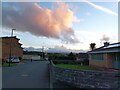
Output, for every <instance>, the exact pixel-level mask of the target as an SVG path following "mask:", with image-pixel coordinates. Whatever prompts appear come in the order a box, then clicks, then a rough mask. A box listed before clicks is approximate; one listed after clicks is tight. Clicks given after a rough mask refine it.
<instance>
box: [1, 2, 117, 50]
mask: <svg viewBox="0 0 120 90" xmlns="http://www.w3.org/2000/svg"><path fill="white" fill-rule="evenodd" d="M12 28H15V29H16V30H14V35H15V36H17V37H18V38H19V39H20V42H21V43H22V44H23V45H22V47H27V48H28V47H34V48H41V47H42V46H44V47H45V48H46V49H47V48H60V49H61V48H62V50H65V49H72V50H85V51H86V50H89V49H90V48H89V45H90V43H96V47H100V46H103V43H104V42H105V41H108V42H110V43H116V42H118V2H117V1H116V2H89V1H86V0H85V2H3V3H2V33H1V34H0V37H3V36H10V35H11V30H12Z"/></svg>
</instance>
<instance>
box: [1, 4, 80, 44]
mask: <svg viewBox="0 0 120 90" xmlns="http://www.w3.org/2000/svg"><path fill="white" fill-rule="evenodd" d="M56 4H57V7H56V8H55V9H54V10H51V9H48V8H43V7H41V6H40V5H39V4H37V3H30V2H27V3H25V2H24V3H20V2H19V3H12V2H11V3H3V7H2V24H3V26H4V27H8V28H16V29H17V30H19V31H22V32H30V33H31V34H33V35H36V36H45V37H47V38H56V39H63V40H65V41H66V42H69V43H78V42H79V40H78V39H77V37H76V36H75V34H74V30H73V29H72V28H71V26H72V23H73V22H79V19H77V17H75V16H74V12H73V11H71V10H70V9H69V6H68V5H66V4H65V3H56Z"/></svg>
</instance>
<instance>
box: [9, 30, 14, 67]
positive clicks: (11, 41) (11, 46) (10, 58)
mask: <svg viewBox="0 0 120 90" xmlns="http://www.w3.org/2000/svg"><path fill="white" fill-rule="evenodd" d="M13 30H16V29H12V32H11V39H10V55H9V67H10V62H11V54H12V53H11V51H12V36H13Z"/></svg>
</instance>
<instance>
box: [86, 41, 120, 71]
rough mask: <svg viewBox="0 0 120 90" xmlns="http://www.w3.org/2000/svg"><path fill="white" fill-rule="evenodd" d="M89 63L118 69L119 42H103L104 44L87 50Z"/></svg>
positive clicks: (119, 67) (119, 56) (119, 58)
mask: <svg viewBox="0 0 120 90" xmlns="http://www.w3.org/2000/svg"><path fill="white" fill-rule="evenodd" d="M88 53H89V65H91V66H97V67H104V68H113V69H120V42H118V43H113V44H109V43H107V44H106V43H105V44H104V46H102V47H100V48H96V49H94V50H92V51H89V52H88Z"/></svg>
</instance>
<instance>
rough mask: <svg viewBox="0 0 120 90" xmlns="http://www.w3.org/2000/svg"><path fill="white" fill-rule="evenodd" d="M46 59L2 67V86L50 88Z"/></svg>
mask: <svg viewBox="0 0 120 90" xmlns="http://www.w3.org/2000/svg"><path fill="white" fill-rule="evenodd" d="M48 63H49V62H47V61H33V62H30V61H27V62H25V63H20V64H18V65H16V66H13V67H3V68H2V87H3V88H50V81H49V80H50V79H49V73H48V72H49V71H48Z"/></svg>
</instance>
